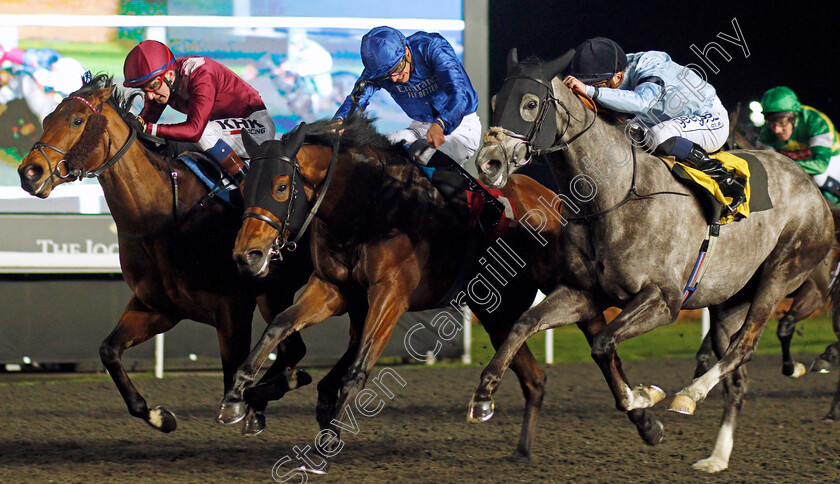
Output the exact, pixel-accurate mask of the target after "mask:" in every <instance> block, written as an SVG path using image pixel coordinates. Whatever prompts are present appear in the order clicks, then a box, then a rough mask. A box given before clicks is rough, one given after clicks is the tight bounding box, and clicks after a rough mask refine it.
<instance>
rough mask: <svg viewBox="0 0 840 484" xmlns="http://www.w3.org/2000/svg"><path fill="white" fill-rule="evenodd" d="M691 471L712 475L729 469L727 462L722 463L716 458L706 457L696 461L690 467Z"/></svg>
mask: <svg viewBox="0 0 840 484" xmlns="http://www.w3.org/2000/svg"><path fill="white" fill-rule="evenodd" d="M691 467H692V469H695V470H698V471H703V472H708V473H709V474H713V473H715V472H720V471H724V470H726V468H727V467H729V463H728V462H723V460H721V459H719V458H717V457H707V458H705V459H702V460H698V461H697V462H695V463H694V464H692V465H691Z"/></svg>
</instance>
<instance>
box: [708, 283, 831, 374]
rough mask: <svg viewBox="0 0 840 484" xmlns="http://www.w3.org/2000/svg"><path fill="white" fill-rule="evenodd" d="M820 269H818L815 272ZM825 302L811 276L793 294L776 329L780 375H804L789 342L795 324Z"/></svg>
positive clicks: (822, 294)
mask: <svg viewBox="0 0 840 484" xmlns="http://www.w3.org/2000/svg"><path fill="white" fill-rule="evenodd" d="M821 268H822V267H818V268H817V269H815V271H816V270H819V269H821ZM825 302H826V295H825V291H821V290H820V289H819V288H818V287H817V282H816V281H815V280H814V278H813V276H812V277H809V278H808V279H807V280H806V281H805V282H804V283H803V284H802V285H801V286H799V289H797V290H796V291H795V292H794V293H793V302H792V303H791V305H790V309H789V310H788V311H787V312H786V313H785V315H784V316H783V317H782V319H780V320H779V326H778V327H777V328H776V336H777V337H778V338H779V343H781V346H782V375H785V376H789V377H791V378H799V377H800V376H802V375H804V374H805V371H806V370H805V365H803V364H802V363H799V362H797V361H795V360H794V359H793V357H792V356H791V354H790V342H791V339H793V332H794V330H795V329H796V323H797V322H799V321H802V320H803V319H805V318H807V317H808V316H810V315H811V314H812V313H814V312H816V311H818V310H819V309H820V308H821V307H822V306H823V305H825ZM698 376H699V375H698Z"/></svg>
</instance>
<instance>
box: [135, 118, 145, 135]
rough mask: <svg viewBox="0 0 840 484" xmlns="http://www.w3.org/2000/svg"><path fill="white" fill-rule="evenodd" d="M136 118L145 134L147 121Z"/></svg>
mask: <svg viewBox="0 0 840 484" xmlns="http://www.w3.org/2000/svg"><path fill="white" fill-rule="evenodd" d="M134 118H135V119H137V121H139V122H140V126H142V127H143V132H144V133H145V132H146V120H145V119H143V118H141V117H140V116H135V117H134Z"/></svg>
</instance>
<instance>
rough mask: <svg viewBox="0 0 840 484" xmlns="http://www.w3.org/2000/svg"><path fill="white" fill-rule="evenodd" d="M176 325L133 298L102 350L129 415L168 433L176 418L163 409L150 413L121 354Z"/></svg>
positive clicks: (156, 409) (101, 354)
mask: <svg viewBox="0 0 840 484" xmlns="http://www.w3.org/2000/svg"><path fill="white" fill-rule="evenodd" d="M176 323H177V321H175V322H173V321H172V320H170V319H169V318H167V317H166V316H164V315H163V314H161V313H158V312H154V311H152V310H150V309H149V308H148V307H147V306H146V305H144V304H143V303H141V302H140V300H139V299H137V297H136V296H134V297H132V298H131V301H129V302H128V305H127V306H126V309H125V312H124V313H123V314H122V316H121V317H120V320H119V322H118V323H117V327H116V328H114V330H113V331H112V332H111V334H110V335H108V337H107V338H105V341H103V342H102V345H101V346H100V347H99V357H100V358H101V359H102V364H103V365H105V369H106V370H108V373H109V374H110V375H111V378H112V379H113V380H114V384H115V385H116V386H117V389H118V390H119V391H120V394H121V395H122V397H123V400H125V404H126V406H127V407H128V411H129V413H130V414H131V415H133V416H135V417H137V418H140V419H143V420H144V421H145V422H146V423H148V424H149V425H151V426H152V427H154V428H155V429H157V430H160V431H161V432H166V433H168V432H172V431H173V430H175V429H176V428H177V426H178V425H177V421H176V419H175V415H173V414H172V412H170V411H169V410H167V409H165V408H163V407H156V408H153V409H152V410H149V408H148V407H147V406H146V400H145V399H144V398H143V396H142V395H140V392H138V391H137V389H136V388H135V387H134V384H133V383H132V382H131V379H130V378H129V377H128V373H126V371H125V368H124V367H123V364H122V354H123V352H124V351H125V350H126V349H128V348H131V347H132V346H137V345H139V344H140V343H142V342H144V341H146V340H148V339H149V338H151V337H152V336H155V335H156V334H160V333H165V332H166V331H169V330H170V329H172V327H173V326H175V324H176Z"/></svg>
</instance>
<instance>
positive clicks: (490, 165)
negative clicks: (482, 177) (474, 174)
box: [481, 159, 502, 173]
mask: <svg viewBox="0 0 840 484" xmlns="http://www.w3.org/2000/svg"><path fill="white" fill-rule="evenodd" d="M501 167H502V162H501V161H499V160H494V159H490V160H487V161H485V162H484V164H482V166H481V168H482V170H483V171H484V173H494V172H496V171H499V169H500V168H501Z"/></svg>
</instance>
